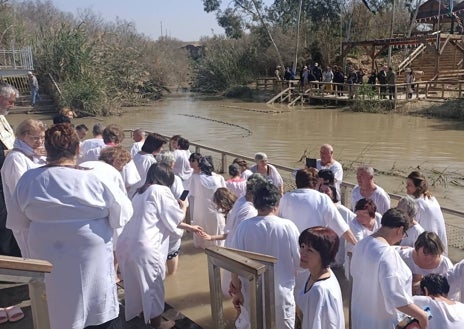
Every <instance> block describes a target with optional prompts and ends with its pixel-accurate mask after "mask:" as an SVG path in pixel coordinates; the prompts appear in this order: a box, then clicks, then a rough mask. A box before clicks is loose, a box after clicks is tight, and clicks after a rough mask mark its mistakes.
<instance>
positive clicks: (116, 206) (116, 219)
mask: <svg viewBox="0 0 464 329" xmlns="http://www.w3.org/2000/svg"><path fill="white" fill-rule="evenodd" d="M102 184H103V185H104V188H105V193H107V195H108V199H107V200H109V204H108V206H109V207H108V210H109V214H108V220H109V222H110V226H111V227H112V228H120V227H123V226H124V225H125V224H126V223H127V222H128V221H129V220H130V218H131V217H132V214H133V209H132V203H131V201H130V200H129V198H128V197H127V195H126V194H125V193H124V191H121V189H120V188H119V186H117V185H116V184H111V185H110V184H109V183H108V182H102Z"/></svg>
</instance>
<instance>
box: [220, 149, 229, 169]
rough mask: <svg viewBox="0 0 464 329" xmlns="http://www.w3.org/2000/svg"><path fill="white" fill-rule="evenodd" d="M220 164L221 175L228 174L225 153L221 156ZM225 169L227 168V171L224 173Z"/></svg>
mask: <svg viewBox="0 0 464 329" xmlns="http://www.w3.org/2000/svg"><path fill="white" fill-rule="evenodd" d="M221 163H222V171H221V173H225V172H229V169H228V167H227V155H226V154H225V153H222V154H221ZM226 168H227V171H226Z"/></svg>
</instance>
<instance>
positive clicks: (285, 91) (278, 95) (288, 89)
mask: <svg viewBox="0 0 464 329" xmlns="http://www.w3.org/2000/svg"><path fill="white" fill-rule="evenodd" d="M290 89H291V88H287V89H284V90H282V91H281V92H280V93H278V94H277V95H275V96H274V97H272V98H271V99H270V100H268V101H267V102H266V104H272V103H274V102H275V101H276V99H278V98H279V97H281V96H282V95H285V93H287V92H289V91H290Z"/></svg>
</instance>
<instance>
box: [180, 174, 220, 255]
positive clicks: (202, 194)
mask: <svg viewBox="0 0 464 329" xmlns="http://www.w3.org/2000/svg"><path fill="white" fill-rule="evenodd" d="M219 187H226V183H225V180H224V177H222V176H220V175H217V174H215V173H213V174H212V175H211V176H208V175H205V174H193V175H192V177H191V179H190V194H189V203H190V207H191V208H192V209H191V214H192V218H191V219H192V225H200V226H201V227H202V228H203V229H204V231H205V232H206V233H208V234H210V235H218V234H223V233H224V226H225V219H224V215H223V214H221V213H219V212H218V211H217V209H216V206H215V205H214V203H213V195H214V192H216V190H217V189H218V188H219ZM193 243H194V245H195V247H202V248H205V247H207V246H211V245H223V244H224V241H223V240H216V241H205V240H204V239H202V238H200V237H198V236H197V235H194V236H193Z"/></svg>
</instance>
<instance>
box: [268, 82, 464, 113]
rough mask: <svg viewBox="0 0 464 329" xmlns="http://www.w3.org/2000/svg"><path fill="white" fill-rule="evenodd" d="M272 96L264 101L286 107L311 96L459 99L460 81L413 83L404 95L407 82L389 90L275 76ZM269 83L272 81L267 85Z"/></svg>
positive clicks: (397, 100) (395, 101)
mask: <svg viewBox="0 0 464 329" xmlns="http://www.w3.org/2000/svg"><path fill="white" fill-rule="evenodd" d="M268 79H270V80H274V84H273V86H274V88H275V95H274V96H273V97H272V98H271V99H269V101H267V104H273V103H287V104H288V106H294V105H298V104H300V105H304V104H309V103H310V101H311V100H312V99H317V100H325V101H328V102H333V103H335V104H338V103H341V104H344V103H351V102H362V101H374V102H392V103H393V107H394V108H396V107H397V106H398V105H401V104H405V103H407V102H411V101H416V100H426V99H429V100H432V99H434V100H440V99H441V100H448V99H457V98H462V96H463V87H464V85H463V84H464V81H463V80H451V79H447V80H438V81H418V82H415V88H414V93H413V95H412V97H411V98H408V97H407V93H406V84H405V83H398V84H395V85H394V86H393V90H392V91H391V93H390V92H389V87H391V86H389V85H379V84H375V85H370V84H365V83H364V84H347V83H343V84H342V83H326V82H319V81H312V82H308V84H306V85H305V86H301V85H300V82H299V81H298V80H291V81H276V80H275V79H274V78H268ZM268 85H271V84H268Z"/></svg>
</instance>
